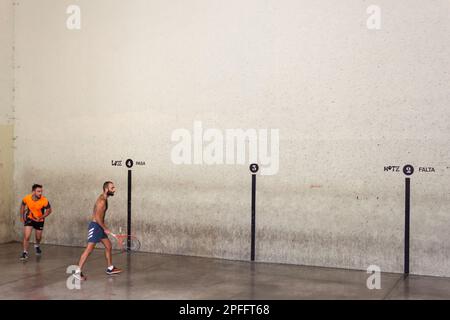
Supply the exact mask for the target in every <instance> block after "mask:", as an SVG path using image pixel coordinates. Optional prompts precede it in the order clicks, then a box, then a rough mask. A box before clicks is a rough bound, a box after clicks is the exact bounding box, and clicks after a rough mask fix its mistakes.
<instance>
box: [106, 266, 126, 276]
mask: <svg viewBox="0 0 450 320" xmlns="http://www.w3.org/2000/svg"><path fill="white" fill-rule="evenodd" d="M121 272H122V269H119V268H116V267H113V268H112V269H106V273H107V274H109V275H112V274H118V273H121Z"/></svg>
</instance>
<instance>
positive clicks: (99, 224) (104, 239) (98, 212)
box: [74, 181, 122, 280]
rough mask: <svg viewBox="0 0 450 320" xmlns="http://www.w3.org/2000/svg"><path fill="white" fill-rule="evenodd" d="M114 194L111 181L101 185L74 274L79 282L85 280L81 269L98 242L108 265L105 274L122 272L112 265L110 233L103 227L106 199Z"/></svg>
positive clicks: (106, 205) (106, 207)
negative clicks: (102, 247) (100, 191)
mask: <svg viewBox="0 0 450 320" xmlns="http://www.w3.org/2000/svg"><path fill="white" fill-rule="evenodd" d="M114 192H116V187H115V186H114V183H112V182H111V181H106V182H105V183H104V184H103V193H102V194H101V195H100V196H99V197H98V199H97V201H96V202H95V205H94V213H93V215H92V221H91V223H90V224H89V227H88V238H87V241H88V244H87V246H86V249H85V250H84V252H83V254H82V255H81V257H80V262H79V263H78V269H77V270H76V272H75V274H74V277H75V278H77V279H79V280H86V277H85V276H84V275H83V273H82V272H81V269H82V268H83V266H84V264H85V263H86V260H87V258H88V257H89V255H90V254H91V252H92V251H93V250H94V248H95V245H96V244H97V243H98V242H101V243H103V245H104V246H105V256H106V261H107V263H108V268H107V269H106V273H107V274H109V275H111V274H117V273H120V272H122V270H121V269H119V268H116V267H115V266H114V265H113V264H112V253H111V251H112V250H111V249H112V245H111V241H109V239H108V234H110V233H111V231H109V230H108V228H107V227H106V225H105V213H106V210H108V197H112V196H114Z"/></svg>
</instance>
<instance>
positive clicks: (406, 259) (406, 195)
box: [404, 178, 411, 275]
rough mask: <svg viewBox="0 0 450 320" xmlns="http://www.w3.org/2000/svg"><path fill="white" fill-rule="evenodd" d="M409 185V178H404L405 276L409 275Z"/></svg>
mask: <svg viewBox="0 0 450 320" xmlns="http://www.w3.org/2000/svg"><path fill="white" fill-rule="evenodd" d="M410 183H411V180H410V178H405V263H404V273H405V275H408V274H409V225H410V189H411V188H410V186H411V184H410Z"/></svg>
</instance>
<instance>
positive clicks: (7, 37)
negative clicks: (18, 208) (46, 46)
mask: <svg viewBox="0 0 450 320" xmlns="http://www.w3.org/2000/svg"><path fill="white" fill-rule="evenodd" d="M13 16H14V14H13V2H12V1H9V0H1V1H0V243H3V242H7V241H10V240H12V236H13V235H12V232H11V230H12V228H11V223H12V221H11V215H12V210H13V207H12V206H11V201H12V196H13V192H12V190H13V181H12V177H13V130H14V128H13V123H14V121H13V91H12V90H13V85H14V80H13V74H14V71H13V36H14V35H13V33H14V32H13V31H14V23H13Z"/></svg>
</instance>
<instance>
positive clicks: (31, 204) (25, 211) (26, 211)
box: [20, 184, 52, 260]
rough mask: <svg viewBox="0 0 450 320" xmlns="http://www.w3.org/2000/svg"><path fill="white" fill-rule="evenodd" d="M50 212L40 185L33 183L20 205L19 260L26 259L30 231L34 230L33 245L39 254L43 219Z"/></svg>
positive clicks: (50, 209)
mask: <svg viewBox="0 0 450 320" xmlns="http://www.w3.org/2000/svg"><path fill="white" fill-rule="evenodd" d="M51 213H52V208H51V206H50V202H48V200H47V198H46V197H44V196H43V195H42V186H41V185H40V184H34V185H33V187H32V188H31V194H28V195H26V196H25V197H24V198H23V199H22V205H21V206H20V219H21V220H22V222H23V225H24V228H23V229H24V230H23V252H22V255H21V257H20V260H27V259H28V246H29V243H30V237H31V233H32V232H33V229H34V230H35V237H36V243H35V245H34V247H35V250H36V255H41V254H42V250H41V248H40V247H39V244H40V243H41V239H42V231H43V229H44V220H45V218H47V217H48V216H49V215H50V214H51Z"/></svg>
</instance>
